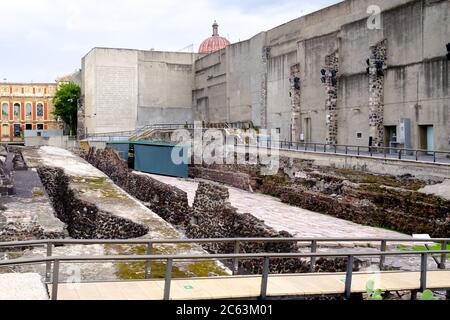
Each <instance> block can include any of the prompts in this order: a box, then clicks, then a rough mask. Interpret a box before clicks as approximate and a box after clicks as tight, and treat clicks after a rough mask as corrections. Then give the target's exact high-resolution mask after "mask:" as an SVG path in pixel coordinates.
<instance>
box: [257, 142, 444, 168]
mask: <svg viewBox="0 0 450 320" xmlns="http://www.w3.org/2000/svg"><path fill="white" fill-rule="evenodd" d="M260 146H261V144H260ZM266 146H267V147H268V148H272V147H273V148H279V149H281V150H290V151H305V152H323V153H333V154H344V155H357V156H370V157H372V158H375V157H376V158H380V157H382V158H384V159H388V158H396V159H397V158H398V159H399V160H404V159H406V158H407V156H410V157H411V158H410V159H407V160H415V161H425V162H433V163H437V162H438V161H437V160H438V159H439V156H441V158H445V157H447V158H449V159H450V151H437V150H433V151H430V150H423V149H406V148H391V147H370V146H357V145H334V144H326V143H305V142H292V141H268V142H267V143H265V145H264V147H266ZM389 155H391V157H389ZM394 155H395V156H394ZM421 156H422V157H423V156H427V157H423V158H422V159H421V158H420V157H421ZM429 158H431V160H429ZM448 162H449V163H450V160H449V161H448Z"/></svg>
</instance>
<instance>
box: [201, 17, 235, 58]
mask: <svg viewBox="0 0 450 320" xmlns="http://www.w3.org/2000/svg"><path fill="white" fill-rule="evenodd" d="M228 45H230V41H228V40H227V39H226V38H224V37H221V36H219V25H218V24H217V22H216V21H214V24H213V34H212V37H209V38H208V39H206V40H205V41H203V42H202V44H201V45H200V49H199V50H198V53H211V52H215V51H219V50H222V49H224V48H225V47H227V46H228Z"/></svg>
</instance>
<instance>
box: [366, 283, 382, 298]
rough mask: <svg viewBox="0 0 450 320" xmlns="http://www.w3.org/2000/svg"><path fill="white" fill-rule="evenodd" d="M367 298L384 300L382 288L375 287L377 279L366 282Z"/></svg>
mask: <svg viewBox="0 0 450 320" xmlns="http://www.w3.org/2000/svg"><path fill="white" fill-rule="evenodd" d="M366 292H367V299H368V300H374V301H380V300H383V292H382V291H381V289H375V281H373V280H369V281H368V282H367V284H366Z"/></svg>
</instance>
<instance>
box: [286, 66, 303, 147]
mask: <svg viewBox="0 0 450 320" xmlns="http://www.w3.org/2000/svg"><path fill="white" fill-rule="evenodd" d="M290 81H291V90H290V92H289V95H290V97H291V122H292V129H291V130H292V133H291V134H292V141H294V142H298V141H300V133H301V130H302V128H301V105H300V103H301V78H300V64H296V65H293V66H292V67H291V78H290Z"/></svg>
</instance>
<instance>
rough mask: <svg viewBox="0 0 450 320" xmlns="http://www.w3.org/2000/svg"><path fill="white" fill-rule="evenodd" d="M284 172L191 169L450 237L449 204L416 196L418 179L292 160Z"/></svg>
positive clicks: (355, 217) (291, 200)
mask: <svg viewBox="0 0 450 320" xmlns="http://www.w3.org/2000/svg"><path fill="white" fill-rule="evenodd" d="M280 167H281V170H280V173H279V174H277V175H274V176H261V175H260V174H259V170H258V168H257V167H256V166H249V165H242V166H221V169H220V168H219V167H214V171H211V167H209V166H205V167H202V166H196V167H195V168H191V169H190V173H191V174H190V176H191V177H192V178H205V177H208V178H209V179H210V180H213V181H216V182H220V183H224V184H228V185H232V186H234V187H237V188H240V186H239V184H234V183H231V184H230V183H228V181H229V180H231V179H232V177H233V176H235V175H247V176H248V179H249V180H250V181H253V188H254V190H255V191H260V192H262V193H264V194H268V195H271V196H274V197H277V198H280V199H281V200H282V201H283V202H284V203H288V204H291V205H295V206H299V207H301V208H304V209H307V210H311V211H315V212H321V213H325V214H328V215H331V216H335V217H337V218H341V219H345V220H348V221H352V222H355V223H359V224H363V225H369V226H375V227H383V228H388V229H392V230H396V231H399V232H403V233H407V234H416V233H426V234H430V235H431V236H433V237H448V236H449V235H450V201H446V200H444V199H441V198H439V197H435V196H431V195H425V194H422V193H419V192H417V190H418V189H420V188H422V187H423V186H424V185H425V184H424V182H422V181H419V180H416V179H414V178H413V177H406V176H405V177H392V176H377V175H371V174H367V173H362V172H355V171H351V170H340V169H333V168H326V169H325V168H321V167H315V166H312V165H311V163H309V162H308V161H301V160H298V161H297V160H296V161H291V160H290V159H288V158H281V159H280ZM212 172H214V174H212ZM215 172H220V173H217V174H216V173H215ZM295 176H296V177H295ZM223 177H227V178H226V179H224V178H223ZM241 189H244V190H248V187H245V186H244V187H242V188H241Z"/></svg>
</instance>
